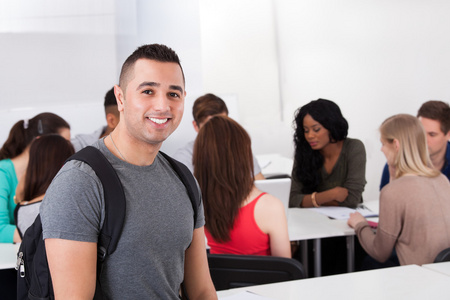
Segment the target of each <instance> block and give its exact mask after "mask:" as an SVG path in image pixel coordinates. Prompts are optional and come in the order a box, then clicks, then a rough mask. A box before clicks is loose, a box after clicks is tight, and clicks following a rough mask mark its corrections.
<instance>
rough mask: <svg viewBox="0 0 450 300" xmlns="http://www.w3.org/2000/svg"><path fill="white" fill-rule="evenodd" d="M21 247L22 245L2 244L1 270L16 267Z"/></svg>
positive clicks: (0, 247) (0, 248) (0, 254)
mask: <svg viewBox="0 0 450 300" xmlns="http://www.w3.org/2000/svg"><path fill="white" fill-rule="evenodd" d="M19 246H20V244H6V243H0V270H3V269H12V268H15V267H16V261H17V250H19Z"/></svg>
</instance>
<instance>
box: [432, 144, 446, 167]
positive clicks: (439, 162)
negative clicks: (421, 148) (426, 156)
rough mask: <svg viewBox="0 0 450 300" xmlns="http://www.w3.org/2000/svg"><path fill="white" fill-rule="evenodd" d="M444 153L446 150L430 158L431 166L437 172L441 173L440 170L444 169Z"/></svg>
mask: <svg viewBox="0 0 450 300" xmlns="http://www.w3.org/2000/svg"><path fill="white" fill-rule="evenodd" d="M446 152H447V148H444V149H443V150H442V151H440V152H438V153H435V154H434V155H432V156H430V158H431V162H432V163H433V166H434V167H435V168H436V169H437V170H439V171H441V170H442V168H443V167H444V163H445V153H446Z"/></svg>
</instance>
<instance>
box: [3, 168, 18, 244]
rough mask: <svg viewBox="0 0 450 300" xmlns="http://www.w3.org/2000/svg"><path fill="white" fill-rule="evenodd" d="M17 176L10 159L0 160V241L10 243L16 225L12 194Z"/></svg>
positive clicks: (13, 193)
mask: <svg viewBox="0 0 450 300" xmlns="http://www.w3.org/2000/svg"><path fill="white" fill-rule="evenodd" d="M16 186H17V176H16V171H15V170H14V164H13V163H12V161H11V160H10V159H4V160H1V161H0V242H1V243H10V242H12V237H13V235H14V231H15V230H16V226H14V216H13V213H14V208H15V207H16V204H15V203H14V195H15V192H16Z"/></svg>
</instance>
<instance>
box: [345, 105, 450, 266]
mask: <svg viewBox="0 0 450 300" xmlns="http://www.w3.org/2000/svg"><path fill="white" fill-rule="evenodd" d="M380 134H381V143H382V147H381V151H383V153H384V155H385V156H386V159H387V162H388V165H389V170H390V176H391V178H392V180H391V182H390V183H389V184H388V185H386V186H385V187H384V188H383V189H382V190H381V193H380V212H379V223H378V228H377V231H376V233H374V232H373V231H372V229H371V228H370V226H369V224H368V223H367V221H366V220H365V218H364V217H363V216H362V215H361V214H359V213H353V214H351V215H350V218H349V219H348V225H349V226H350V227H352V228H354V229H355V232H356V234H357V235H358V238H359V241H360V243H361V245H362V246H363V248H364V249H365V250H366V252H367V253H368V254H369V255H370V256H371V257H373V258H374V259H376V260H377V261H379V262H384V261H386V260H387V259H388V258H389V257H390V256H391V253H392V250H393V248H394V247H395V250H396V252H397V255H398V259H399V261H400V264H401V265H408V264H418V265H422V264H427V263H432V262H433V261H434V259H435V257H436V255H437V254H438V253H439V252H440V251H441V250H443V249H445V248H448V247H450V235H449V234H448V232H450V201H449V200H450V198H449V197H450V196H449V195H450V182H449V181H448V179H447V178H446V177H445V176H444V175H442V174H441V173H440V172H439V171H438V170H436V169H434V168H433V167H432V164H431V160H430V157H429V154H428V150H427V143H426V133H425V131H424V129H423V126H422V124H421V122H420V121H419V120H418V119H417V118H415V117H413V116H411V115H405V114H400V115H395V116H392V117H390V118H388V119H387V120H385V121H384V122H383V124H382V125H381V127H380Z"/></svg>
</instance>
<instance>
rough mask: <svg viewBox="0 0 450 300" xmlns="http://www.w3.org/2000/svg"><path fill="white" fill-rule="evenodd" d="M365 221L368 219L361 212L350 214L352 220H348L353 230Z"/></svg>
mask: <svg viewBox="0 0 450 300" xmlns="http://www.w3.org/2000/svg"><path fill="white" fill-rule="evenodd" d="M365 220H366V219H365V218H364V217H363V216H362V215H361V214H360V213H359V212H354V213H350V218H348V220H347V224H348V226H350V227H351V228H355V227H356V225H357V224H358V223H360V222H364V221H365Z"/></svg>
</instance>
